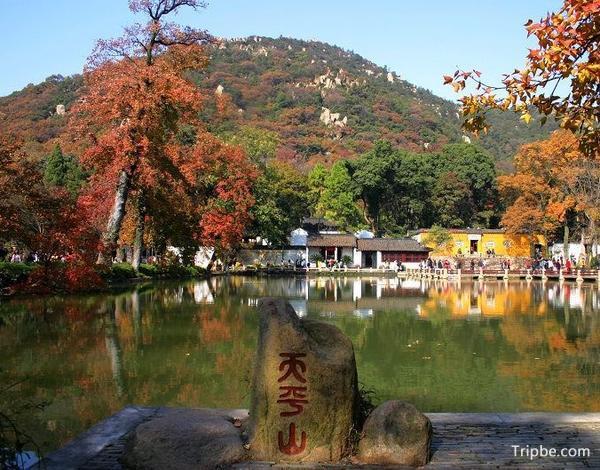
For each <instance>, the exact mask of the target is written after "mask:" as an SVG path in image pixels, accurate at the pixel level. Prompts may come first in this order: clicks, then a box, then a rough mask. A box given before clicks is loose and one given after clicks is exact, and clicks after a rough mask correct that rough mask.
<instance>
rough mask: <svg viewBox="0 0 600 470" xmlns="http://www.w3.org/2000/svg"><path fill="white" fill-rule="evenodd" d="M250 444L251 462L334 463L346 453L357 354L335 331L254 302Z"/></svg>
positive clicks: (284, 307)
mask: <svg viewBox="0 0 600 470" xmlns="http://www.w3.org/2000/svg"><path fill="white" fill-rule="evenodd" d="M259 310H260V328H259V339H258V350H257V358H256V364H255V370H254V378H253V385H252V403H251V408H250V422H249V443H250V453H251V456H252V458H253V459H256V460H268V461H287V462H336V461H339V460H340V459H341V458H342V457H343V456H344V455H345V454H346V453H347V452H348V450H349V448H348V445H349V437H350V433H351V431H352V428H353V424H354V422H355V413H356V410H357V407H356V404H357V400H358V383H357V382H358V381H357V374H356V362H355V359H354V349H353V347H352V343H351V342H350V340H349V339H348V338H347V337H346V336H344V334H343V333H342V332H341V331H340V330H339V329H338V328H336V327H335V326H333V325H329V324H327V323H322V322H318V321H313V320H306V319H300V318H298V316H297V315H296V313H295V312H294V309H293V308H292V307H291V306H290V305H289V304H288V303H287V302H285V301H283V300H275V299H263V300H261V301H260V302H259Z"/></svg>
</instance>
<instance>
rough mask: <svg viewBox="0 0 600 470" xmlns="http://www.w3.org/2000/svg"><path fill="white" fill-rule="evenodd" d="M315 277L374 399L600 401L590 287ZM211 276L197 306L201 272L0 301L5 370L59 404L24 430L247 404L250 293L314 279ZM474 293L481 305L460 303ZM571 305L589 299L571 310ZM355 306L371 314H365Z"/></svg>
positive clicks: (541, 405) (538, 403)
mask: <svg viewBox="0 0 600 470" xmlns="http://www.w3.org/2000/svg"><path fill="white" fill-rule="evenodd" d="M317 280H318V283H317V282H316V281H317ZM312 281H313V280H310V281H309V282H312ZM314 281H315V282H314V283H313V284H312V287H311V288H310V289H311V291H310V300H309V301H308V315H309V316H311V317H313V318H315V317H318V318H323V317H321V316H320V313H321V312H324V311H327V312H331V319H330V320H328V321H332V322H333V323H335V324H336V325H338V326H339V327H340V328H341V329H342V330H343V331H344V332H345V333H346V334H347V335H348V336H349V337H350V338H351V339H352V341H353V344H354V347H355V351H356V355H357V364H358V368H359V374H360V380H361V382H363V383H365V385H366V386H367V387H370V388H375V389H376V390H377V391H378V398H379V399H387V398H404V399H407V400H410V401H413V402H414V403H416V404H417V405H418V406H419V407H421V408H422V409H424V410H430V411H436V410H439V411H499V410H542V409H547V410H554V411H556V410H581V409H592V408H593V407H594V406H595V404H596V403H598V398H599V390H600V383H599V379H598V377H600V370H598V368H599V364H600V357H599V354H600V338H599V335H600V324H599V313H598V302H599V297H598V292H597V289H595V288H594V290H592V289H591V286H586V285H584V286H583V287H582V289H581V291H576V290H575V289H572V290H571V291H570V293H569V295H567V293H566V291H565V290H564V288H562V289H561V288H558V287H557V288H556V296H555V297H553V299H555V300H556V299H559V300H560V304H558V303H557V304H556V305H553V304H552V303H551V302H550V300H549V297H550V292H551V291H552V292H554V291H553V289H554V287H552V286H553V284H552V283H547V286H546V287H543V288H542V287H541V284H538V283H535V282H534V283H532V285H531V289H527V288H526V285H525V284H524V285H523V286H522V288H521V287H520V286H519V284H516V283H512V282H510V283H506V284H504V283H498V284H496V283H488V282H486V283H483V284H480V283H468V282H464V283H463V284H462V289H457V288H456V284H453V283H448V282H446V283H442V282H429V283H423V284H422V285H419V286H417V287H414V286H413V287H411V288H410V289H409V288H408V287H402V283H400V284H396V285H394V283H393V282H391V281H394V280H391V281H390V282H387V281H384V282H381V281H380V280H377V279H376V278H373V279H361V280H360V291H361V298H360V299H354V291H353V290H352V289H353V288H354V287H353V286H355V282H354V281H355V279H347V280H344V279H343V278H335V279H333V281H332V279H328V278H323V279H314ZM210 283H211V284H210V289H212V291H211V292H212V296H213V300H214V303H212V304H207V303H202V302H200V303H198V301H197V299H196V298H195V296H194V286H195V282H190V283H179V282H176V283H173V282H159V283H153V284H151V285H146V286H143V287H138V288H137V289H135V290H127V291H123V292H120V293H115V294H111V295H88V296H70V297H63V298H59V297H46V298H37V299H10V300H7V301H3V302H2V303H0V318H2V323H1V324H0V348H1V350H2V354H3V356H2V360H3V362H2V368H4V370H5V374H4V375H3V376H2V379H3V380H4V379H5V380H6V381H7V382H10V383H12V382H17V381H20V380H23V379H29V380H26V381H25V382H23V383H22V384H21V385H20V389H19V394H21V395H23V396H25V397H29V398H31V399H32V401H34V402H41V401H49V402H51V404H50V406H49V407H48V408H46V409H45V410H44V411H43V412H35V413H32V414H31V415H29V416H27V417H25V420H24V422H23V424H24V429H26V430H27V431H29V432H30V433H31V434H33V437H34V439H35V440H36V441H37V442H39V443H40V444H41V446H42V448H43V449H45V450H47V449H50V448H55V447H57V446H58V445H59V444H63V443H65V442H66V441H67V440H68V439H70V438H72V437H73V436H74V435H76V434H78V433H80V432H82V431H83V430H84V429H86V428H87V427H89V426H91V425H92V424H94V423H95V422H97V421H99V420H100V419H102V418H104V417H106V416H108V415H110V414H111V413H114V412H115V411H117V410H118V409H119V408H121V407H122V406H124V405H125V404H126V403H137V404H148V405H171V406H194V407H198V406H214V407H237V406H245V405H247V404H248V392H249V378H250V373H251V369H252V361H253V357H254V351H255V347H256V334H257V326H258V319H257V315H256V310H255V308H253V307H251V306H249V303H251V302H249V300H251V299H257V298H259V297H261V296H266V295H275V296H286V292H287V293H288V294H287V296H292V297H294V298H304V296H305V289H306V286H307V282H306V279H305V278H256V277H254V278H243V277H215V278H214V279H213V280H211V281H210ZM378 284H379V287H378ZM565 285H566V284H565ZM396 286H398V287H396ZM421 287H422V288H423V289H422V291H421ZM207 289H208V286H207ZM334 289H335V295H334V294H333V292H334ZM325 291H328V292H327V293H325ZM578 292H581V299H580V300H577V302H574V299H579V298H578V297H576V296H578V295H579V293H578ZM378 293H379V295H380V296H381V297H380V298H377V295H378ZM297 294H298V295H297ZM330 297H332V298H336V299H337V301H336V302H335V304H334V303H333V302H331V301H327V300H325V299H327V298H330ZM318 298H322V299H323V300H315V299H318ZM471 298H476V299H477V302H478V304H477V305H478V306H480V308H481V309H482V313H481V314H480V315H468V314H463V313H460V312H463V311H466V310H464V309H466V308H467V307H468V306H469V305H470V304H471ZM557 302H558V301H557ZM575 303H578V304H581V307H578V308H574V307H572V306H571V307H569V305H574V304H575ZM565 304H566V305H567V307H568V308H567V309H566V310H565V308H564V306H565ZM346 305H347V306H348V307H347V308H346V307H345V306H346ZM337 307H343V308H341V310H340V309H338V308H337ZM417 307H419V309H420V312H421V313H418V309H417ZM359 308H365V309H373V311H374V315H373V316H371V317H366V318H359V317H357V316H355V315H354V314H353V312H354V310H356V309H359ZM461 309H463V310H461ZM98 312H103V313H102V315H98ZM535 357H539V358H540V359H537V360H536V359H535ZM119 390H122V395H121V396H120V395H119V392H118V391H119ZM563 391H564V393H563ZM10 398H11V397H10V396H8V397H6V398H2V400H8V402H9V400H10ZM13 398H14V397H13Z"/></svg>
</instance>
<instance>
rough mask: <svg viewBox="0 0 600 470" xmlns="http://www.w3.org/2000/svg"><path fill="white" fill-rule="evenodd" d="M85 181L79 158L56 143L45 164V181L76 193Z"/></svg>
mask: <svg viewBox="0 0 600 470" xmlns="http://www.w3.org/2000/svg"><path fill="white" fill-rule="evenodd" d="M84 181H85V175H84V173H83V170H82V169H81V167H80V166H79V163H78V162H77V160H76V159H75V158H74V157H72V156H70V155H65V154H63V152H62V149H61V148H60V145H58V144H56V146H55V147H54V150H53V151H52V153H51V154H50V155H49V156H48V157H47V158H46V161H45V165H44V182H45V183H46V184H48V185H50V186H59V187H62V188H65V189H66V190H68V191H69V192H70V193H71V194H73V195H76V194H77V193H78V192H79V189H80V188H81V186H82V185H83V183H84Z"/></svg>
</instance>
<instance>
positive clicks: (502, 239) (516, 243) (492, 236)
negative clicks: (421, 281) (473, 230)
mask: <svg viewBox="0 0 600 470" xmlns="http://www.w3.org/2000/svg"><path fill="white" fill-rule="evenodd" d="M450 234H451V235H452V243H451V244H450V246H448V248H447V249H446V250H441V251H438V250H435V247H430V248H433V249H434V251H433V252H432V254H433V255H449V256H456V255H458V254H459V250H460V252H461V254H462V255H468V254H469V253H470V240H469V234H468V233H455V232H450ZM426 236H427V232H422V233H421V234H420V241H421V242H423V241H424V240H425V239H426ZM534 244H540V245H542V246H543V247H544V249H545V248H546V246H547V244H546V239H545V238H544V237H543V236H542V235H534V236H529V235H509V234H506V233H498V232H488V233H486V232H485V231H484V232H483V233H482V234H481V239H480V240H478V241H477V253H480V254H483V255H485V253H486V251H487V250H488V249H489V248H493V249H494V251H495V253H496V256H513V257H528V256H531V255H532V246H533V245H534Z"/></svg>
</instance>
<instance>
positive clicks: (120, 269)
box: [104, 263, 138, 282]
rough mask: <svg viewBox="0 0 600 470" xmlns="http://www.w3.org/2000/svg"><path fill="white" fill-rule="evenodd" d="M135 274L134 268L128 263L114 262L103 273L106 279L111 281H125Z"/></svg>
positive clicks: (135, 275)
mask: <svg viewBox="0 0 600 470" xmlns="http://www.w3.org/2000/svg"><path fill="white" fill-rule="evenodd" d="M137 276H138V274H137V273H136V272H135V269H133V266H131V264H129V263H115V264H113V265H112V266H111V267H110V268H108V271H106V272H105V274H104V277H105V278H106V280H108V281H111V282H119V281H126V280H128V279H133V278H135V277H137Z"/></svg>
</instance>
